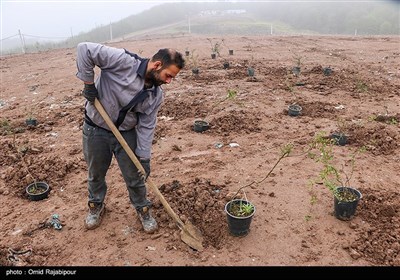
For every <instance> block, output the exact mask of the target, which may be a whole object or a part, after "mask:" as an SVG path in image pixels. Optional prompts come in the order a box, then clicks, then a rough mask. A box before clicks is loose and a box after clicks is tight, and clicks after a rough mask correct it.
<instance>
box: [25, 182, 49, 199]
mask: <svg viewBox="0 0 400 280" xmlns="http://www.w3.org/2000/svg"><path fill="white" fill-rule="evenodd" d="M49 192H50V187H49V185H48V184H47V183H46V182H36V181H34V182H33V183H32V184H30V185H28V186H27V187H26V193H27V195H28V197H29V199H30V200H32V201H37V200H42V199H45V198H47V197H48V196H49Z"/></svg>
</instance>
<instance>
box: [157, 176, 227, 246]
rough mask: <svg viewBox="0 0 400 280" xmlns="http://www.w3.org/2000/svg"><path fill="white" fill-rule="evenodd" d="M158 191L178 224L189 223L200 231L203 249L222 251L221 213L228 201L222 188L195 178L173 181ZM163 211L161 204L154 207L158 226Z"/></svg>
mask: <svg viewBox="0 0 400 280" xmlns="http://www.w3.org/2000/svg"><path fill="white" fill-rule="evenodd" d="M159 189H160V191H161V192H162V194H163V195H164V196H165V198H166V200H167V201H168V202H169V203H170V205H171V207H172V209H174V211H175V212H176V214H177V215H178V216H179V217H180V218H181V220H182V221H183V222H185V221H186V220H189V221H190V222H191V223H192V224H193V225H194V226H196V227H197V228H198V229H199V230H200V231H201V233H202V234H203V237H204V244H203V245H204V246H205V247H207V246H213V247H215V248H217V249H218V248H221V246H222V244H223V243H224V240H225V239H226V236H227V233H226V232H227V231H226V223H225V220H226V216H225V214H224V211H223V209H224V206H225V203H226V199H227V198H226V196H227V191H226V190H225V185H216V184H213V183H211V182H210V181H209V180H206V179H200V178H195V179H194V180H193V181H190V182H188V183H182V182H180V181H177V180H174V181H172V182H171V183H165V184H163V185H161V186H160V188H159ZM162 207H163V206H162V205H161V203H155V205H154V208H155V209H158V211H157V216H158V218H159V220H160V222H161V224H163V223H162V221H165V220H166V217H165V211H164V210H163V209H162Z"/></svg>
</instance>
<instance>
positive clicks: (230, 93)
mask: <svg viewBox="0 0 400 280" xmlns="http://www.w3.org/2000/svg"><path fill="white" fill-rule="evenodd" d="M237 94H238V93H237V91H236V90H234V89H228V91H227V95H226V96H225V97H224V98H223V99H220V100H218V101H217V102H215V103H214V104H213V105H212V107H211V110H210V111H209V112H208V113H207V115H206V116H205V117H204V119H203V120H206V119H207V117H208V115H209V114H210V113H211V112H212V111H213V110H214V108H215V107H217V106H218V105H219V104H221V103H222V102H225V101H227V100H234V99H235V98H236V97H237Z"/></svg>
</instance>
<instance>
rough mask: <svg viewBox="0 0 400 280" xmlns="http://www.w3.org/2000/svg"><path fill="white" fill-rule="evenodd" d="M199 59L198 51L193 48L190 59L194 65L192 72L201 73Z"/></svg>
mask: <svg viewBox="0 0 400 280" xmlns="http://www.w3.org/2000/svg"><path fill="white" fill-rule="evenodd" d="M198 59H199V55H198V54H197V53H196V49H194V50H192V51H191V52H190V56H189V61H190V63H191V65H192V73H193V74H195V75H197V74H199V68H198Z"/></svg>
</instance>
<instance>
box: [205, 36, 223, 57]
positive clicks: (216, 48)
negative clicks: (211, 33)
mask: <svg viewBox="0 0 400 280" xmlns="http://www.w3.org/2000/svg"><path fill="white" fill-rule="evenodd" d="M207 40H208V41H209V42H210V44H211V58H212V59H215V58H216V57H217V55H218V56H220V53H219V51H220V50H221V42H215V43H214V42H213V41H212V40H211V39H210V38H207Z"/></svg>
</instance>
